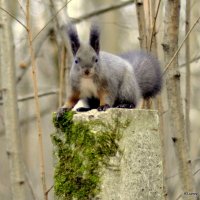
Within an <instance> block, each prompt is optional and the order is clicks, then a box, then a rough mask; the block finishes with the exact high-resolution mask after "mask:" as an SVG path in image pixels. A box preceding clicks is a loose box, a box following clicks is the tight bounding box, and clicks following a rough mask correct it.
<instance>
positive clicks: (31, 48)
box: [26, 0, 48, 200]
mask: <svg viewBox="0 0 200 200" xmlns="http://www.w3.org/2000/svg"><path fill="white" fill-rule="evenodd" d="M26 23H27V33H28V42H29V50H30V56H31V66H32V79H33V87H34V99H35V109H36V122H37V129H38V143H39V156H40V173H41V179H42V187H43V195H44V196H43V198H44V200H48V196H47V195H46V180H45V164H44V147H43V141H42V125H41V116H40V104H39V97H38V83H37V74H36V63H35V58H34V50H33V44H32V42H33V40H32V32H31V25H30V0H27V1H26Z"/></svg>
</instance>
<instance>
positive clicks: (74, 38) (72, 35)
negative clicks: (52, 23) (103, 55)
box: [67, 24, 80, 55]
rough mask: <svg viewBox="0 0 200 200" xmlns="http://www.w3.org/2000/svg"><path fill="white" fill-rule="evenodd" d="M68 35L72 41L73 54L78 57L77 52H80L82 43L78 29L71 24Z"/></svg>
mask: <svg viewBox="0 0 200 200" xmlns="http://www.w3.org/2000/svg"><path fill="white" fill-rule="evenodd" d="M67 33H68V37H69V40H70V44H71V48H72V53H73V55H76V52H77V51H78V49H79V47H80V42H79V38H78V34H77V30H76V27H75V26H73V25H72V24H69V25H68V27H67Z"/></svg>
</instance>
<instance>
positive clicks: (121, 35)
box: [0, 0, 200, 200]
mask: <svg viewBox="0 0 200 200" xmlns="http://www.w3.org/2000/svg"><path fill="white" fill-rule="evenodd" d="M179 4H180V6H179ZM199 8H200V1H199V0H190V1H187V0H180V1H179V0H173V1H172V0H143V1H142V0H95V1H94V0H68V1H67V0H57V1H53V0H34V1H33V0H0V199H2V200H9V199H20V200H23V199H29V200H32V199H33V200H39V199H49V200H51V199H54V193H53V163H54V160H53V145H52V142H51V137H50V135H51V134H52V133H53V131H54V128H53V125H52V112H54V111H56V110H57V109H58V108H59V107H60V106H61V105H63V103H64V101H65V100H66V94H67V88H68V78H67V77H68V74H69V69H70V63H71V50H70V48H69V44H68V39H67V34H66V26H67V24H68V23H69V21H70V22H72V23H74V24H76V26H77V29H78V32H79V36H80V38H81V39H82V40H84V41H87V40H88V38H87V36H88V32H89V28H90V24H91V23H92V22H93V21H95V23H97V24H98V25H99V26H100V29H101V50H104V51H108V52H111V53H115V54H119V53H121V52H125V51H128V50H132V49H140V48H142V49H145V50H146V51H151V52H152V53H153V54H154V55H156V56H157V57H158V59H159V60H160V62H161V64H162V67H163V77H164V83H163V91H162V94H161V95H160V96H159V97H158V98H157V99H156V100H155V101H154V102H153V106H152V107H151V108H152V109H158V111H159V116H160V132H161V140H162V144H163V168H164V191H165V199H169V200H177V199H185V198H186V196H184V195H183V194H184V192H194V193H195V192H196V193H198V194H199V197H200V137H199V132H200V123H199V120H200V101H199V100H198V99H200V83H199V79H200V67H199V65H200V53H199V52H200V34H199V32H200V23H199V19H200V11H199ZM197 196H198V195H193V196H192V195H191V196H187V199H198V197H197Z"/></svg>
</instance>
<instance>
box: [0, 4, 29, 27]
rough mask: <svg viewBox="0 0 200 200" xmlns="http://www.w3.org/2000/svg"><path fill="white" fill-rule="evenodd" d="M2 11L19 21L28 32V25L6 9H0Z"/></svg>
mask: <svg viewBox="0 0 200 200" xmlns="http://www.w3.org/2000/svg"><path fill="white" fill-rule="evenodd" d="M0 9H1V10H3V11H4V12H6V13H7V14H8V15H9V16H10V17H12V18H13V19H14V20H15V21H17V22H18V23H19V24H21V25H22V26H23V27H24V28H25V29H26V30H27V27H26V25H24V24H23V23H22V22H21V21H20V20H19V19H17V18H16V17H15V16H14V15H13V14H11V13H10V12H8V11H7V10H6V9H4V8H2V7H0Z"/></svg>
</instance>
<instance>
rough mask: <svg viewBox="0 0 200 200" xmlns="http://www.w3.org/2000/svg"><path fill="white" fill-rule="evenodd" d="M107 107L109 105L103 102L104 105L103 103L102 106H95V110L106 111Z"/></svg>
mask: <svg viewBox="0 0 200 200" xmlns="http://www.w3.org/2000/svg"><path fill="white" fill-rule="evenodd" d="M108 108H110V105H108V104H105V105H103V106H99V107H98V108H97V110H98V111H106V110H107V109H108Z"/></svg>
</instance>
